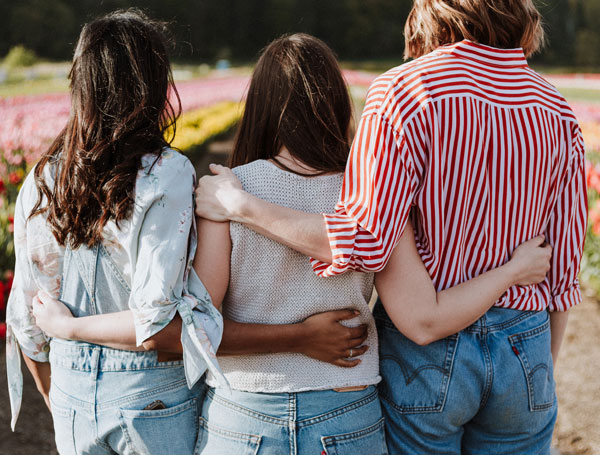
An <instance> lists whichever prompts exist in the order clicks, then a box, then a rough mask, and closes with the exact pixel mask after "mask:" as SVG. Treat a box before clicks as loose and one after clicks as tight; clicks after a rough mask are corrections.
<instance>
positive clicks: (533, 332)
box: [508, 319, 556, 412]
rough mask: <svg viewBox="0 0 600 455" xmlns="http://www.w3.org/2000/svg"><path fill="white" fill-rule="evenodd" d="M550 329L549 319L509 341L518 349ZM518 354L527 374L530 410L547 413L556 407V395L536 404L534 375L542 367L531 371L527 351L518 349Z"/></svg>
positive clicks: (546, 368)
mask: <svg viewBox="0 0 600 455" xmlns="http://www.w3.org/2000/svg"><path fill="white" fill-rule="evenodd" d="M549 328H550V320H549V319H547V320H546V322H544V323H543V324H542V325H540V326H538V327H534V328H533V329H529V330H526V331H524V332H521V333H517V334H514V335H510V336H509V337H508V340H509V343H510V344H511V346H513V348H516V346H515V345H516V344H517V343H519V342H522V341H526V340H529V339H530V338H534V337H536V336H538V335H540V334H543V333H544V332H546V331H548V330H549ZM517 352H518V354H517V353H515V354H516V355H517V358H518V359H519V363H520V364H521V368H523V371H524V373H525V381H526V383H527V395H528V399H529V407H530V410H531V411H532V412H535V411H545V410H548V409H551V408H552V407H553V406H554V402H555V400H556V397H555V395H556V394H555V393H553V398H552V401H550V402H545V403H540V404H536V403H535V385H534V381H533V380H532V379H533V373H535V372H536V371H537V370H538V369H539V368H540V366H539V365H537V366H536V367H535V368H533V369H531V366H530V364H529V360H528V359H527V355H526V354H525V350H524V349H518V348H517ZM544 366H545V370H546V374H548V373H549V370H548V367H547V366H546V365H544ZM530 370H531V371H530Z"/></svg>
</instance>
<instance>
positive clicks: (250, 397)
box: [196, 386, 388, 455]
mask: <svg viewBox="0 0 600 455" xmlns="http://www.w3.org/2000/svg"><path fill="white" fill-rule="evenodd" d="M387 453H388V452H387V449H386V445H385V435H384V426H383V418H382V416H381V407H380V404H379V399H378V396H377V390H376V389H375V387H374V386H369V387H368V388H367V389H365V390H362V391H356V392H336V391H333V390H323V391H310V392H298V393H250V392H240V391H236V390H234V391H232V392H231V393H230V392H228V391H226V390H224V389H221V388H217V389H212V388H209V389H208V392H207V394H206V399H205V401H204V405H203V407H202V415H201V417H200V430H199V434H198V444H197V447H196V454H198V455H200V454H205V455H250V454H252V455H285V454H289V455H319V454H321V455H359V454H360V455H362V454H368V455H387Z"/></svg>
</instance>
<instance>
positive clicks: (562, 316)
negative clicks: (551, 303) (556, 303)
mask: <svg viewBox="0 0 600 455" xmlns="http://www.w3.org/2000/svg"><path fill="white" fill-rule="evenodd" d="M568 319H569V313H568V312H567V311H553V312H551V313H550V333H551V335H552V342H551V350H552V363H554V366H555V367H556V362H557V361H558V353H559V351H560V346H561V345H562V341H563V338H564V336H565V332H566V330H567V321H568Z"/></svg>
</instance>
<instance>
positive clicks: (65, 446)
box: [50, 402, 77, 455]
mask: <svg viewBox="0 0 600 455" xmlns="http://www.w3.org/2000/svg"><path fill="white" fill-rule="evenodd" d="M50 405H51V406H52V422H53V424H54V439H55V441H56V448H57V450H58V453H60V454H61V455H75V454H76V453H77V451H76V450H75V410H74V409H73V408H63V407H60V406H57V405H56V404H55V403H54V402H51V403H50Z"/></svg>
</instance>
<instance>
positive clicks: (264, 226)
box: [232, 191, 332, 263]
mask: <svg viewBox="0 0 600 455" xmlns="http://www.w3.org/2000/svg"><path fill="white" fill-rule="evenodd" d="M239 198H240V199H239V201H238V203H237V204H236V206H237V207H238V208H237V209H236V210H235V212H234V214H233V217H232V221H237V222H238V223H243V224H245V225H246V226H248V227H250V228H251V229H253V230H254V231H256V232H258V233H260V234H262V235H264V236H266V237H269V238H270V239H272V240H275V241H276V242H279V243H282V244H284V245H286V246H288V247H290V248H292V249H294V250H296V251H298V252H300V253H302V254H304V255H306V256H310V257H313V258H315V259H318V260H319V261H322V262H327V263H331V261H332V258H331V248H330V246H329V239H328V237H327V230H326V228H325V221H324V220H323V216H322V215H321V214H316V213H305V212H301V211H299V210H293V209H290V208H287V207H281V206H278V205H275V204H271V203H270V202H266V201H263V200H262V199H259V198H257V197H255V196H252V195H251V194H248V193H245V192H243V191H240V193H239Z"/></svg>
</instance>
